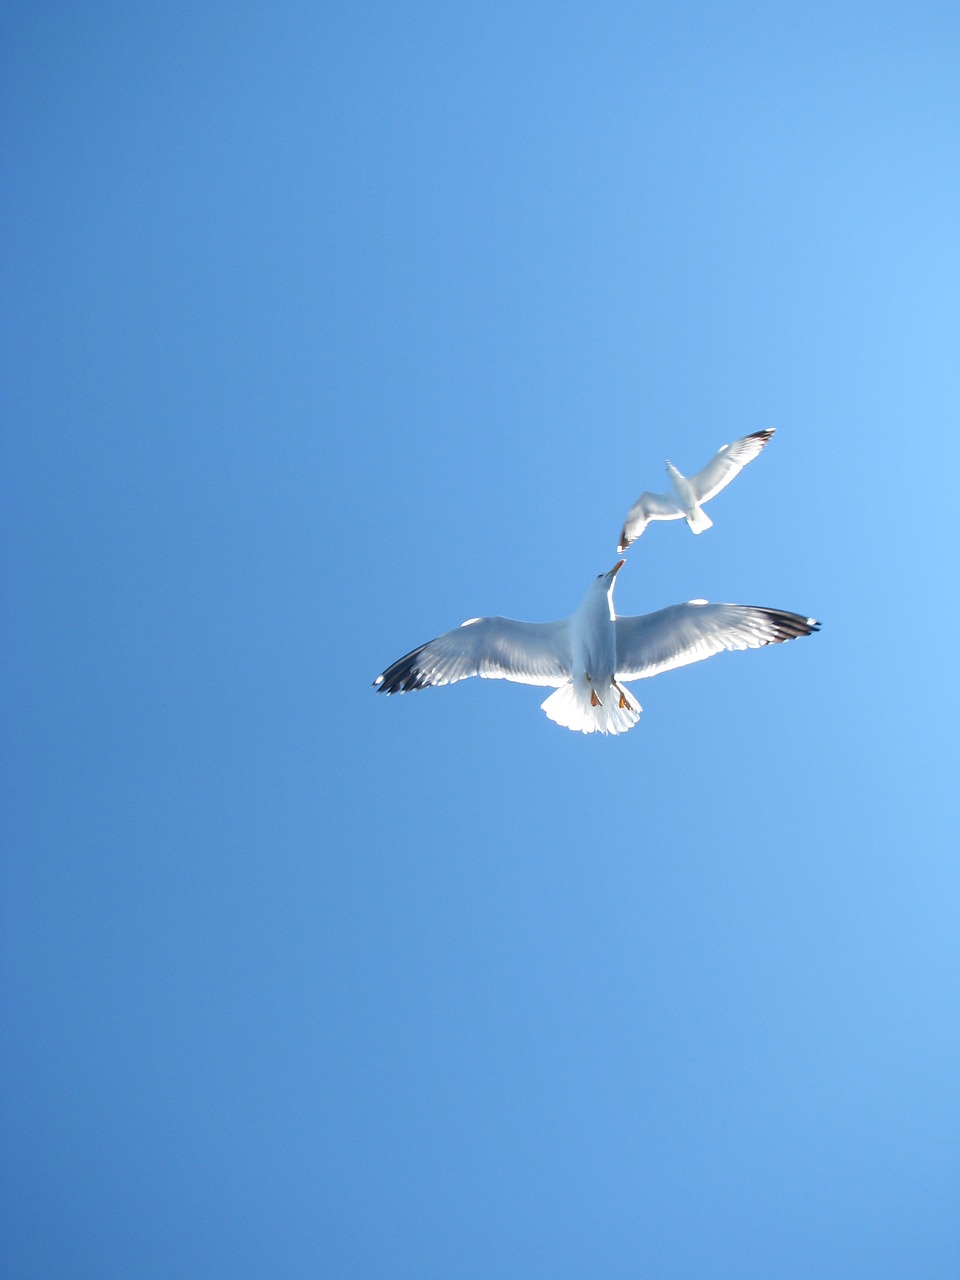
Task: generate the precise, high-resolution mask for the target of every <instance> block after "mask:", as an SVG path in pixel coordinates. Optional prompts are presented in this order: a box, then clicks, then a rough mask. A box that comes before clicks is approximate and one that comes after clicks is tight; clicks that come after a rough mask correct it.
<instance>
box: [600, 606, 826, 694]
mask: <svg viewBox="0 0 960 1280" xmlns="http://www.w3.org/2000/svg"><path fill="white" fill-rule="evenodd" d="M616 628H617V678H618V679H620V680H644V679H646V678H647V677H648V676H655V675H659V674H660V672H661V671H672V670H673V668H674V667H686V666H689V664H690V663H691V662H700V661H702V660H703V659H704V658H711V657H713V655H714V654H715V653H722V652H723V651H724V650H725V649H759V648H761V647H762V646H763V645H765V644H780V643H782V642H783V641H784V640H795V639H796V638H797V637H798V636H808V635H810V634H811V632H813V631H819V630H820V623H819V622H817V621H816V620H815V619H814V618H805V617H803V615H802V614H799V613H788V612H787V611H786V610H784V609H767V608H763V607H762V606H757V605H747V604H710V603H708V601H706V600H688V601H687V603H686V604H673V605H670V606H669V607H668V608H666V609H658V610H657V612H656V613H646V614H643V615H642V616H641V617H637V618H629V617H620V618H617V622H616Z"/></svg>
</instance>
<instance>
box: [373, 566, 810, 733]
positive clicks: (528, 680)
mask: <svg viewBox="0 0 960 1280" xmlns="http://www.w3.org/2000/svg"><path fill="white" fill-rule="evenodd" d="M623 565H624V561H623V560H618V561H617V563H616V564H615V565H614V566H613V568H612V569H611V570H610V571H609V572H608V573H601V574H598V575H597V578H596V579H595V581H594V582H593V583H591V585H590V587H589V589H588V591H587V593H586V595H585V596H584V598H583V601H582V603H581V604H580V607H579V608H578V609H577V611H576V612H575V613H574V614H572V615H571V616H570V617H569V618H564V619H563V620H562V621H560V622H515V621H514V620H513V619H512V618H471V619H470V620H469V621H468V622H465V623H463V625H462V626H460V627H458V628H457V629H456V630H454V631H447V632H445V633H444V634H443V635H442V636H438V637H437V638H436V640H430V641H428V642H427V643H426V644H422V645H420V647H419V648H417V649H414V650H412V651H411V652H410V653H408V654H406V655H405V656H404V657H402V658H400V659H399V660H398V661H397V662H394V663H392V664H391V666H389V667H387V669H386V671H384V672H383V673H382V675H379V676H377V678H376V680H375V681H374V686H375V687H376V688H377V690H378V691H379V692H380V693H408V692H410V691H411V690H413V689H424V688H426V687H427V686H429V685H444V684H454V683H455V682H456V681H458V680H466V679H467V678H468V677H469V676H484V677H486V678H487V679H488V680H513V681H516V682H517V683H519V684H536V685H547V686H553V688H554V690H555V692H554V693H551V694H550V696H549V697H548V698H547V699H546V701H545V702H543V703H542V707H543V710H544V711H545V712H546V714H547V715H548V716H549V717H550V719H551V720H553V721H555V723H557V724H559V725H563V726H564V727H565V728H567V729H574V730H579V731H580V732H581V733H624V732H625V731H626V730H627V729H630V728H632V727H633V725H635V724H636V723H637V721H638V720H639V718H640V712H641V707H640V704H639V702H637V700H636V698H635V697H634V696H633V694H632V693H631V692H630V691H629V690H628V689H626V688H625V687H624V685H625V684H626V683H628V682H629V681H631V680H645V679H646V678H647V677H649V676H655V675H659V674H660V672H661V671H670V670H672V669H673V668H674V667H683V666H687V665H688V664H689V663H691V662H699V661H700V660H701V659H702V658H709V657H712V656H713V654H715V653H721V652H722V651H723V650H724V649H758V648H760V647H761V646H762V645H767V644H779V643H780V642H781V641H783V640H793V639H795V638H796V637H797V636H806V635H810V633H811V632H812V631H818V630H819V629H820V623H819V622H817V621H816V620H815V619H813V618H807V617H804V616H803V615H802V614H799V613H787V612H786V611H785V610H783V609H765V608H760V607H755V606H753V605H742V604H708V603H707V601H706V600H688V601H687V603H686V604H674V605H670V606H669V608H666V609H659V610H658V611H657V612H656V613H647V614H643V615H642V616H641V617H637V618H618V617H617V615H616V613H615V611H614V608H613V588H614V584H615V582H616V577H617V574H618V573H619V571H620V569H621V568H622V567H623Z"/></svg>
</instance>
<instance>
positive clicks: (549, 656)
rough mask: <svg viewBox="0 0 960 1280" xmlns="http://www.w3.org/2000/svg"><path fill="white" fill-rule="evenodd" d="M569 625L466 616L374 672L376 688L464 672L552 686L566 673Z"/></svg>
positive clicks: (400, 688) (420, 685) (451, 679)
mask: <svg viewBox="0 0 960 1280" xmlns="http://www.w3.org/2000/svg"><path fill="white" fill-rule="evenodd" d="M570 664H571V653H570V625H569V620H568V619H566V618H565V619H564V620H563V621H562V622H515V621H514V620H513V619H512V618H470V619H469V621H467V622H464V623H463V625H462V626H459V627H457V628H456V630H454V631H446V632H444V634H443V635H442V636H437V638H436V640H429V641H428V642H427V643H426V644H422V645H420V646H419V648H417V649H412V650H411V651H410V653H408V654H406V655H405V656H404V657H402V658H400V659H398V660H397V661H396V662H394V663H393V664H392V666H389V667H387V669H386V671H384V673H383V675H379V676H377V678H376V680H375V681H374V684H375V686H376V687H377V688H378V689H379V691H380V692H381V693H408V692H409V691H410V690H411V689H424V688H426V687H427V686H428V685H440V684H454V683H456V681H457V680H466V679H467V678H468V677H469V676H484V677H486V678H487V679H488V680H514V681H516V682H517V683H518V684H540V685H552V686H554V687H557V686H559V685H561V684H563V683H564V682H565V681H566V680H569V678H570Z"/></svg>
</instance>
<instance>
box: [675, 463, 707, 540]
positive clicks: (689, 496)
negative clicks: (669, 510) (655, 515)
mask: <svg viewBox="0 0 960 1280" xmlns="http://www.w3.org/2000/svg"><path fill="white" fill-rule="evenodd" d="M667 475H668V476H669V477H670V490H671V495H672V497H673V498H674V500H675V501H676V504H677V506H678V507H679V508H680V510H681V511H682V512H683V518H684V519H685V520H686V522H687V524H688V525H689V526H690V528H691V529H692V530H693V532H694V533H703V531H704V529H710V528H712V527H713V521H712V520H711V519H710V517H709V516H708V515H707V513H706V512H705V511H704V509H703V507H701V505H700V502H699V499H698V497H697V491H696V489H695V488H694V486H693V484H692V483H691V482H690V481H689V480H688V479H687V477H686V476H685V475H683V474H682V473H681V472H679V471H678V470H677V468H676V467H675V466H674V465H673V463H672V462H668V463H667Z"/></svg>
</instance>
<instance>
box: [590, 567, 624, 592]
mask: <svg viewBox="0 0 960 1280" xmlns="http://www.w3.org/2000/svg"><path fill="white" fill-rule="evenodd" d="M626 563H627V562H626V560H618V561H617V563H616V564H615V565H614V566H613V568H612V569H608V570H607V572H606V573H598V574H597V577H596V581H595V583H594V586H597V587H600V588H601V589H602V590H603V591H612V590H613V584H614V583H615V582H616V580H617V574H618V573H619V572H620V570H621V569H622V568H623V566H624V565H625V564H626Z"/></svg>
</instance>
